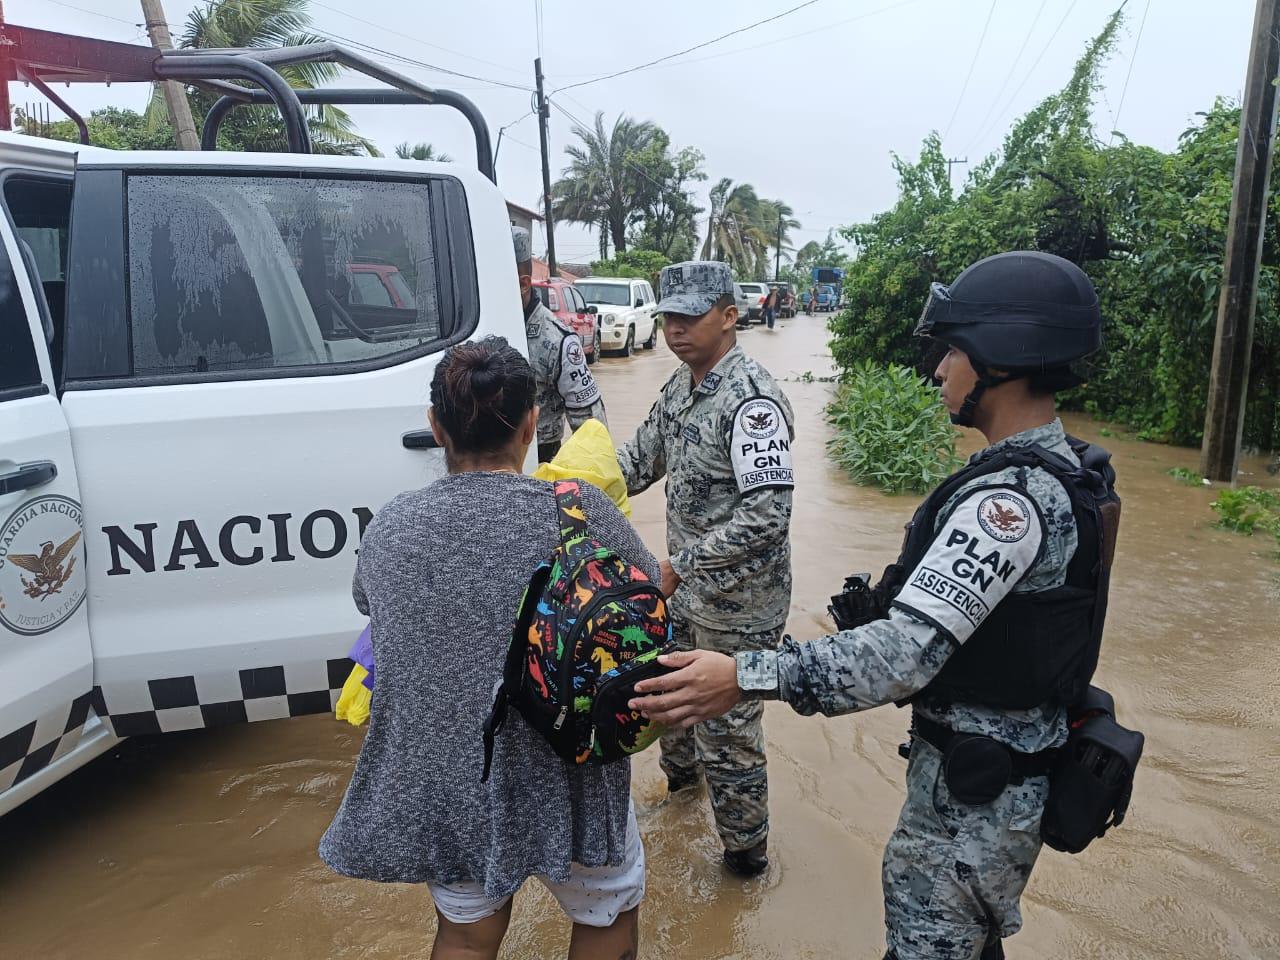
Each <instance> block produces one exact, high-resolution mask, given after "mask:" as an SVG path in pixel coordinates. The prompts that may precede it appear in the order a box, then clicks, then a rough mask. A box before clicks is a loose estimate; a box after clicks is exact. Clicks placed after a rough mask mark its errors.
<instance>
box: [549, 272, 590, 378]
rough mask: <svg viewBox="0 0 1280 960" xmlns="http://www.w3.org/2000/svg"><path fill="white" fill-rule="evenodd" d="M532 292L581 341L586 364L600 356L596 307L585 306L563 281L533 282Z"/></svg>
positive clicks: (583, 301)
mask: <svg viewBox="0 0 1280 960" xmlns="http://www.w3.org/2000/svg"><path fill="white" fill-rule="evenodd" d="M533 292H534V293H535V294H536V295H537V297H538V299H539V300H541V301H542V305H543V306H544V307H546V308H547V309H548V310H550V311H551V312H552V313H554V314H555V315H556V317H558V318H559V319H560V321H561V322H562V323H564V324H565V325H566V326H567V327H569V328H570V329H572V330H573V331H574V332H575V333H576V334H577V335H578V337H579V339H581V340H582V349H583V351H584V352H585V353H586V355H587V363H595V362H596V360H598V359H599V358H600V318H599V317H598V316H597V315H596V308H595V307H593V306H588V305H587V302H586V301H585V300H583V299H582V294H580V293H579V292H578V291H577V289H575V288H574V286H573V284H572V283H569V282H568V281H566V280H554V279H553V280H538V281H535V282H534V284H533Z"/></svg>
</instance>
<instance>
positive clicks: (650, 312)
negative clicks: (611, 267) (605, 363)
mask: <svg viewBox="0 0 1280 960" xmlns="http://www.w3.org/2000/svg"><path fill="white" fill-rule="evenodd" d="M574 286H575V287H577V288H578V292H579V293H581V294H582V299H584V300H586V301H587V303H588V304H589V305H591V306H594V307H595V308H596V309H597V310H598V311H599V314H598V315H599V318H600V347H601V349H603V350H616V351H618V352H620V353H621V354H622V356H624V357H629V356H631V351H632V350H633V349H634V348H635V347H636V346H637V345H639V346H641V347H643V348H644V349H645V350H652V349H653V348H654V346H655V345H656V344H657V342H658V322H657V317H656V315H655V310H656V308H657V306H658V301H657V298H656V297H655V296H654V295H653V287H651V286H650V285H649V281H648V280H634V279H628V278H626V277H587V278H586V279H583V280H579V281H577V282H576V283H575V284H574Z"/></svg>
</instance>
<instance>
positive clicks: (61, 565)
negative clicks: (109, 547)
mask: <svg viewBox="0 0 1280 960" xmlns="http://www.w3.org/2000/svg"><path fill="white" fill-rule="evenodd" d="M79 541H80V532H79V531H76V532H75V533H73V534H72V535H71V536H70V537H68V538H67V539H66V540H64V541H63V542H62V543H61V544H59V545H58V546H57V547H55V546H54V545H53V541H52V540H46V541H45V542H44V543H42V544H40V552H39V553H11V554H9V560H10V561H11V562H12V563H13V564H14V565H15V566H19V567H21V568H22V569H23V570H26V571H27V572H28V573H34V574H35V579H32V580H28V579H27V578H26V577H22V578H21V580H22V587H23V592H24V593H25V594H26V595H27V596H28V597H30V598H31V599H32V600H40V601H44V600H47V599H48V598H49V597H51V596H53V595H54V594H55V593H61V592H62V588H63V587H64V586H65V585H66V583H67V581H68V580H70V579H71V573H72V571H74V570H75V567H76V558H75V557H71V559H70V560H68V559H67V556H68V554H70V553H71V551H72V550H73V549H74V548H75V545H76V544H77V543H78V542H79Z"/></svg>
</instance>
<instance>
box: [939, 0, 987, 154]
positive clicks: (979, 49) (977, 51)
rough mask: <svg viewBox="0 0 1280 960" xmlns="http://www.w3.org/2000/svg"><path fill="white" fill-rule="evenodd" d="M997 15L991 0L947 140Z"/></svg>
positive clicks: (947, 129)
mask: <svg viewBox="0 0 1280 960" xmlns="http://www.w3.org/2000/svg"><path fill="white" fill-rule="evenodd" d="M995 15H996V0H991V9H990V10H988V11H987V22H986V23H984V24H983V25H982V36H980V37H978V46H977V49H975V50H974V51H973V59H972V60H971V61H970V62H969V72H968V73H966V74H965V75H964V83H962V84H961V85H960V96H958V97H956V108H955V109H954V110H952V111H951V119H950V120H948V121H947V128H946V130H944V131H943V132H942V139H943V140H946V139H947V137H948V136H949V135H950V134H951V126H952V124H954V123H955V122H956V117H958V116H959V115H960V105H961V104H962V103H964V95H965V93H966V92H967V91H968V89H969V81H970V80H971V79H973V68H974V67H976V66H977V65H978V57H979V56H980V55H981V54H982V44H983V43H985V42H986V39H987V31H988V30H989V29H991V18H992V17H994V16H995ZM949 169H950V168H949V167H948V170H949Z"/></svg>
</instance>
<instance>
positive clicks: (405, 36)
mask: <svg viewBox="0 0 1280 960" xmlns="http://www.w3.org/2000/svg"><path fill="white" fill-rule="evenodd" d="M50 2H54V0H50ZM310 3H311V4H312V5H313V6H316V7H321V8H323V9H325V10H331V11H332V12H334V13H337V14H340V15H341V16H344V17H346V18H347V19H348V20H354V21H355V22H356V23H363V24H364V25H365V26H368V27H373V28H374V29H376V30H381V31H382V32H383V33H389V34H391V35H392V36H393V37H400V38H401V39H402V40H408V41H409V42H410V43H416V44H419V45H421V46H424V47H430V48H431V49H432V50H440V51H442V52H443V53H449V54H452V55H453V56H455V57H461V58H462V59H463V60H473V61H475V62H476V63H483V64H484V65H485V66H487V67H497V68H498V69H499V70H506V71H507V72H509V73H523V71H519V70H516V69H515V68H514V67H511V66H509V65H507V64H505V63H495V62H494V61H493V60H484V59H482V58H480V57H473V56H471V55H470V54H468V53H463V52H462V51H461V50H452V49H450V48H449V47H442V46H440V45H439V44H437V43H431V42H429V41H427V40H423V39H421V38H419V37H414V36H411V35H409V34H407V33H401V32H400V31H399V30H392V29H391V28H390V27H388V26H386V25H385V24H382V23H378V22H377V21H375V20H365V19H364V18H363V17H357V16H356V15H355V14H353V13H347V11H345V10H343V9H342V8H341V7H335V6H332V5H330V4H327V3H322V2H321V0H310Z"/></svg>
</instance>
